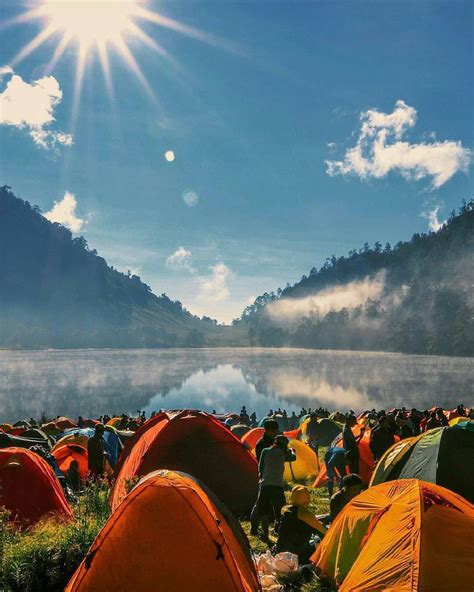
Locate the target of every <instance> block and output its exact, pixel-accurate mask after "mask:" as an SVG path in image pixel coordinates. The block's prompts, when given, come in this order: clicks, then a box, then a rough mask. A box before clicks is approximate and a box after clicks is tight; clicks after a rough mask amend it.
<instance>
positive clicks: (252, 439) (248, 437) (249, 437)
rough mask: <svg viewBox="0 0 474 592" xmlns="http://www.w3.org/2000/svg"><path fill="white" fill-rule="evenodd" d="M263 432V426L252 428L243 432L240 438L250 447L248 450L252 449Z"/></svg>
mask: <svg viewBox="0 0 474 592" xmlns="http://www.w3.org/2000/svg"><path fill="white" fill-rule="evenodd" d="M264 433H265V430H264V429H263V428H253V429H251V430H250V431H249V432H247V433H246V434H244V435H243V436H242V438H241V440H242V442H243V443H244V444H246V445H247V446H248V447H249V448H250V450H253V449H254V448H255V446H256V445H257V442H258V441H259V440H260V438H261V437H262V436H263V434H264Z"/></svg>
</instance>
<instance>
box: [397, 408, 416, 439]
mask: <svg viewBox="0 0 474 592" xmlns="http://www.w3.org/2000/svg"><path fill="white" fill-rule="evenodd" d="M395 421H396V423H397V432H396V433H397V436H399V437H400V440H404V439H405V438H411V437H412V436H414V433H413V429H412V427H411V426H410V424H409V423H408V421H407V420H406V419H405V418H404V417H403V415H402V414H401V413H399V414H398V415H397V417H396V420H395Z"/></svg>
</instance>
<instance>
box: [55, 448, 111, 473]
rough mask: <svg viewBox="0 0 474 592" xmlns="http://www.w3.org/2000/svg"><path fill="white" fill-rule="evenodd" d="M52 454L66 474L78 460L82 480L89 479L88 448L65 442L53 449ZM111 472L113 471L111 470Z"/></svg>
mask: <svg viewBox="0 0 474 592" xmlns="http://www.w3.org/2000/svg"><path fill="white" fill-rule="evenodd" d="M52 455H53V456H54V458H55V459H56V462H57V463H58V467H59V469H60V470H61V471H62V472H63V473H64V474H66V473H67V471H68V469H69V467H70V465H71V462H72V461H73V460H77V464H78V465H79V476H80V478H81V479H82V480H85V479H87V476H88V474H89V464H88V460H87V448H84V446H79V445H78V444H63V445H62V446H59V447H58V448H55V449H54V450H53V451H52ZM110 473H111V471H110Z"/></svg>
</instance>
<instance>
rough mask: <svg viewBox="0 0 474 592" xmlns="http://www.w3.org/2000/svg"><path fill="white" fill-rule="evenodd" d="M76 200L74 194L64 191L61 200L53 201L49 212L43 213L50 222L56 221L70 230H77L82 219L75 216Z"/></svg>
mask: <svg viewBox="0 0 474 592" xmlns="http://www.w3.org/2000/svg"><path fill="white" fill-rule="evenodd" d="M76 207H77V201H76V198H75V196H74V195H73V194H72V193H69V191H66V193H65V194H64V197H63V198H62V200H61V201H58V202H56V201H55V202H54V206H53V207H52V208H51V210H50V211H49V212H46V213H45V214H44V217H45V218H47V219H48V220H49V221H50V222H58V223H59V224H62V225H63V226H65V227H66V228H69V230H70V231H71V232H79V231H80V230H81V228H82V226H83V225H84V220H82V219H81V218H78V217H77V216H76Z"/></svg>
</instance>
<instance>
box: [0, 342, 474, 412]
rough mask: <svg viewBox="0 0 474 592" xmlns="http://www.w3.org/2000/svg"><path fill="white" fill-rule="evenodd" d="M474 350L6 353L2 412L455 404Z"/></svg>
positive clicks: (469, 384) (473, 373)
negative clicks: (466, 353)
mask: <svg viewBox="0 0 474 592" xmlns="http://www.w3.org/2000/svg"><path fill="white" fill-rule="evenodd" d="M459 402H463V403H464V404H466V405H472V404H473V402H474V359H473V358H448V357H435V356H407V355H401V354H387V353H369V352H342V351H314V350H301V349H262V348H255V349H243V348H222V349H202V350H196V349H181V350H180V349H170V350H75V351H2V352H0V420H1V421H7V420H10V421H12V420H16V419H18V418H20V417H30V416H36V417H37V416H39V415H41V413H43V412H44V413H46V415H48V416H56V415H66V416H72V417H76V416H77V415H83V416H97V415H100V414H102V413H106V412H107V413H109V414H111V413H122V412H129V413H133V412H135V411H136V410H138V409H146V410H147V412H151V411H152V410H158V409H160V408H166V409H176V408H199V409H204V410H207V411H211V410H212V409H216V410H217V411H218V412H223V411H236V410H237V411H238V409H239V408H240V406H241V405H246V406H247V408H248V409H249V410H252V411H253V410H255V411H256V412H257V415H258V416H262V415H265V414H266V413H267V411H268V409H270V408H272V409H274V408H275V407H279V406H280V407H285V408H286V409H287V410H288V411H292V410H298V409H299V408H300V407H301V406H305V407H308V406H309V407H318V406H319V405H322V406H324V407H328V408H330V409H335V408H337V409H341V410H347V409H349V408H352V409H354V410H362V409H365V408H372V407H376V408H382V407H384V408H388V407H396V406H402V405H405V406H406V407H412V406H415V407H418V408H426V407H431V406H433V405H441V406H443V407H453V406H455V405H457V404H458V403H459Z"/></svg>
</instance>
